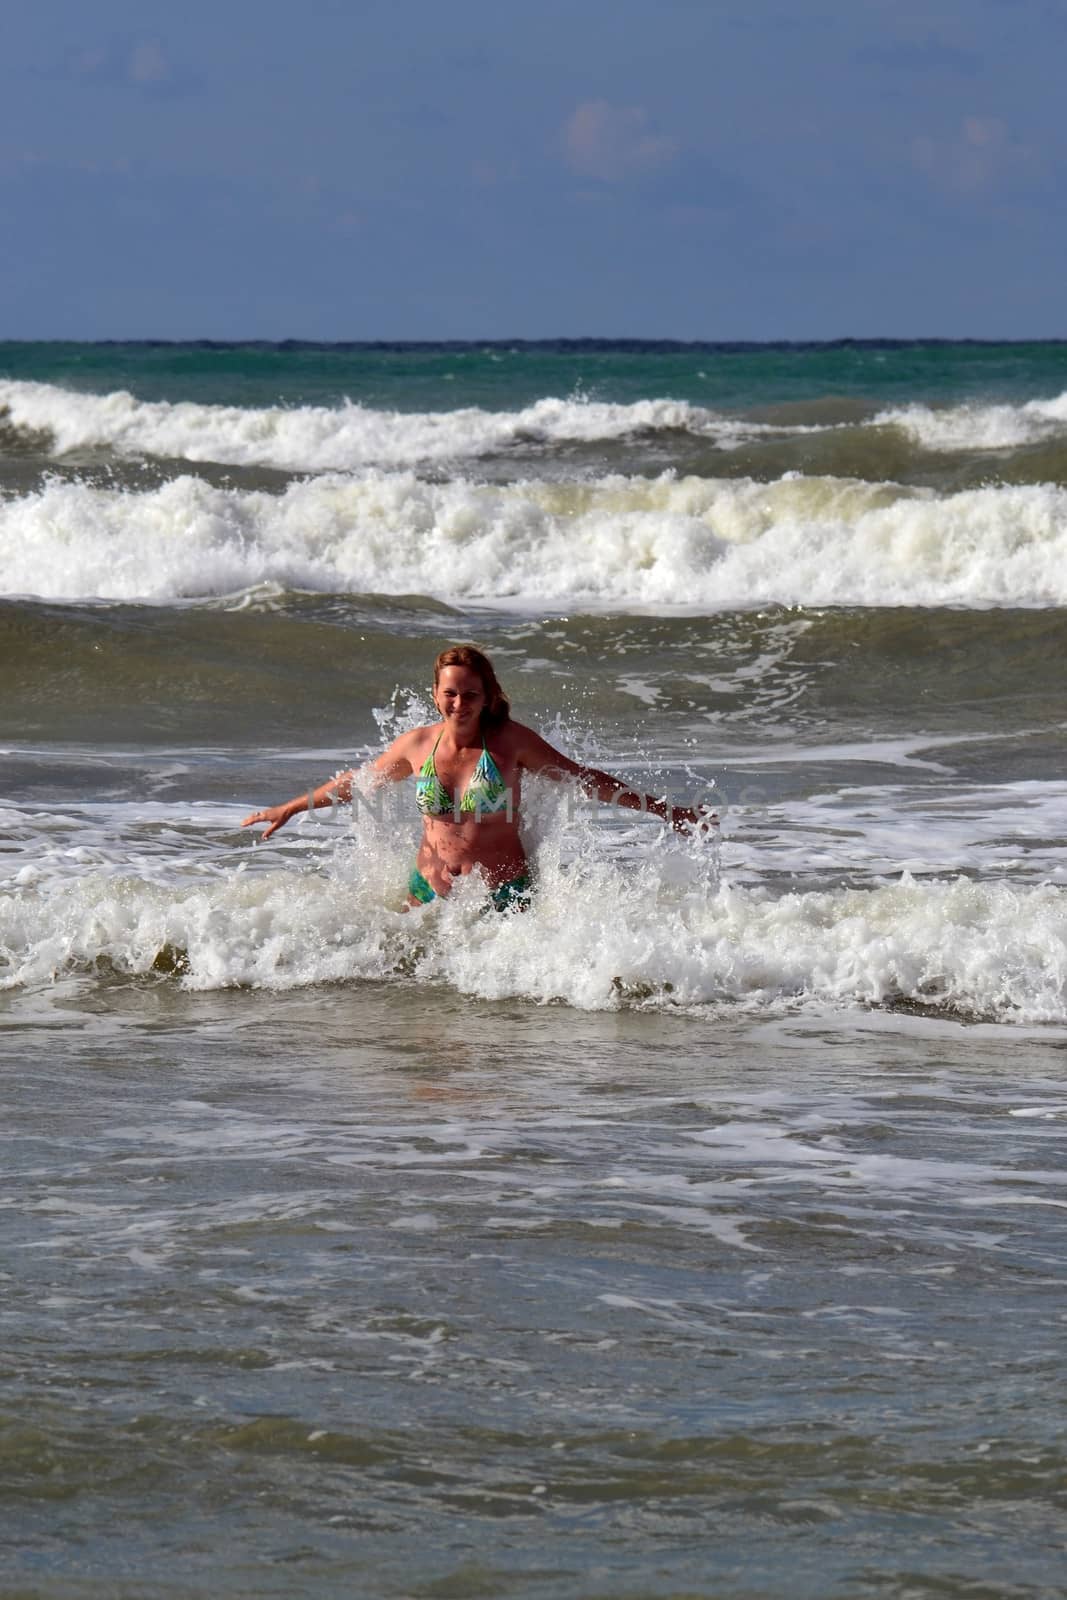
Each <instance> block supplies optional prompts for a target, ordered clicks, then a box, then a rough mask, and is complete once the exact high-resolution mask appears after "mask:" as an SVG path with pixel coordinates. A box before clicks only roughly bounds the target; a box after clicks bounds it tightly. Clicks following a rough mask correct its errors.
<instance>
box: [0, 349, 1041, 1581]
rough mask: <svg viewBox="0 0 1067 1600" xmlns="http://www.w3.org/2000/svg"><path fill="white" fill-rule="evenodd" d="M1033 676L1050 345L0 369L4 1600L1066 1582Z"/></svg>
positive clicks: (194, 357)
mask: <svg viewBox="0 0 1067 1600" xmlns="http://www.w3.org/2000/svg"><path fill="white" fill-rule="evenodd" d="M463 641H473V642H474V643H476V644H477V645H478V646H479V647H480V648H482V649H484V650H486V651H488V652H489V654H490V655H491V657H492V659H493V661H494V663H495V665H496V668H497V671H498V674H499V676H500V678H501V680H502V682H503V684H504V687H505V689H506V690H507V692H508V693H509V695H510V697H511V700H512V705H513V710H514V714H515V715H516V716H517V717H518V718H519V719H520V720H522V721H524V722H527V723H529V724H531V725H532V726H534V727H536V728H537V729H539V730H540V732H541V733H542V734H543V735H544V736H545V737H546V738H547V739H549V740H550V742H552V743H553V744H554V745H555V746H557V747H558V748H560V749H562V750H564V751H566V752H567V753H568V754H570V755H571V756H573V757H575V758H576V759H580V760H583V761H588V762H590V763H593V764H595V765H597V766H600V767H603V768H606V769H608V770H609V771H611V772H613V773H615V774H617V775H619V776H621V777H623V778H625V779H626V781H627V782H628V783H631V784H633V785H634V786H635V787H636V788H639V789H640V790H642V791H644V792H647V793H650V794H665V793H670V794H672V795H673V796H674V797H675V798H676V800H677V802H678V803H682V801H683V800H684V801H685V803H688V804H693V805H698V804H699V805H705V806H707V807H709V808H713V809H715V810H716V811H717V813H718V816H719V818H720V826H719V827H718V828H717V829H715V828H711V827H708V828H705V829H703V830H702V831H700V832H699V833H697V834H695V835H685V834H680V833H673V832H671V831H670V830H668V829H666V828H664V827H663V826H662V825H661V824H660V823H659V822H658V821H657V820H656V818H655V817H653V816H641V815H637V814H635V813H632V812H621V811H619V810H618V809H617V808H613V807H610V806H597V805H595V804H594V803H592V802H591V801H587V800H585V799H583V798H582V797H581V796H578V795H576V794H575V793H574V792H573V791H571V790H569V789H567V788H566V787H564V786H562V785H557V784H552V783H549V782H547V781H546V780H543V779H541V780H532V781H530V782H529V783H528V784H527V785H526V786H525V793H524V828H525V836H526V840H527V846H528V850H529V854H530V858H531V861H532V863H533V867H534V871H535V874H536V892H535V895H534V898H533V902H532V905H531V906H530V909H529V910H528V911H526V912H520V911H513V912H508V913H506V914H503V915H500V914H497V913H495V912H493V911H491V910H489V911H487V907H486V902H485V898H484V896H483V894H482V893H481V892H480V889H479V887H478V885H477V883H476V882H475V881H473V880H471V879H468V880H464V881H463V882H462V883H461V884H460V885H458V886H457V889H456V892H455V893H454V894H453V895H452V896H451V897H450V898H449V899H447V900H444V901H436V902H434V903H433V904H431V905H429V906H427V907H425V908H420V909H418V910H408V909H406V907H405V900H404V883H405V879H406V876H407V873H408V870H409V869H410V865H411V862H412V858H413V854H414V850H415V845H416V841H417V838H418V826H417V823H418V818H417V813H416V811H415V808H414V805H413V803H412V793H411V788H410V785H397V786H396V787H395V789H393V790H391V791H390V793H389V795H388V796H387V797H386V799H385V800H384V801H383V803H382V804H381V805H380V806H378V807H377V808H375V807H372V806H369V805H360V804H357V806H356V808H355V811H354V812H353V811H352V810H350V809H349V808H346V807H339V808H336V809H333V810H325V811H322V812H319V813H316V814H315V816H314V817H305V818H303V819H301V820H300V821H297V822H294V823H292V824H290V826H289V827H288V828H286V829H285V830H284V831H283V832H281V833H279V834H278V835H277V836H276V837H274V838H272V839H271V840H270V841H269V842H266V843H264V842H262V841H261V840H260V839H258V838H257V837H254V836H253V832H252V831H249V830H243V831H242V829H241V827H240V822H241V819H242V817H244V816H245V815H246V814H248V813H249V812H250V811H252V810H255V809H258V808H260V807H262V806H264V805H267V804H270V803H273V802H276V801H280V800H284V799H287V798H289V797H290V796H292V795H294V794H300V793H303V792H305V791H306V790H307V789H308V788H309V787H310V786H311V785H313V784H318V783H321V782H322V781H323V780H324V779H325V778H328V777H329V776H330V775H331V774H332V773H334V772H337V771H338V770H341V769H343V768H345V767H348V766H351V765H353V764H354V765H356V766H358V765H359V764H361V763H363V762H364V761H367V760H369V759H370V758H372V757H373V755H374V754H375V752H376V751H377V750H379V749H380V748H381V747H382V745H383V743H384V742H386V741H387V740H389V739H390V738H392V737H394V736H395V735H396V734H397V733H399V732H400V731H402V730H403V729H404V728H407V727H410V726H413V725H415V724H417V723H420V722H424V721H428V720H431V719H432V717H433V711H432V706H431V704H430V701H429V687H428V686H429V682H430V673H431V665H432V662H433V659H434V656H435V655H436V654H437V652H438V651H439V650H441V649H442V648H443V647H445V646H446V645H449V644H452V643H456V642H463ZM1065 667H1067V343H1064V342H1045V343H1030V344H987V343H980V342H979V343H950V342H943V341H937V340H930V341H924V342H905V343H899V342H883V341H865V342H856V341H843V342H839V343H834V344H819V345H770V344H767V345H759V344H753V345H740V344H699V345H697V344H692V345H689V344H670V343H658V342H651V343H650V342H642V341H623V342H608V341H599V340H572V341H558V342H541V343H525V342H516V343H492V344H477V343H471V344H458V343H457V344H441V345H431V344H356V345H312V344H301V343H287V344H233V345H229V344H216V343H191V344H189V343H187V344H173V343H163V342H159V343H137V344H63V343H41V344H31V343H8V344H0V711H2V720H0V1172H2V1178H3V1182H2V1187H0V1595H2V1596H3V1597H4V1600H146V1597H147V1600H209V1597H210V1600H237V1597H241V1600H245V1597H249V1600H252V1597H254V1600H260V1597H263V1600H275V1597H276V1600H302V1597H313V1600H349V1597H373V1600H379V1597H381V1600H487V1597H488V1600H497V1597H499V1600H697V1597H700V1600H1052V1597H1054V1596H1056V1597H1062V1596H1064V1595H1067V1439H1065V1432H1064V1422H1063V1418H1064V1404H1065V1401H1067V1385H1065V1381H1064V1343H1065V1338H1067V1139H1065V1136H1067V681H1065Z"/></svg>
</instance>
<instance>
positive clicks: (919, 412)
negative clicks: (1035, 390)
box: [870, 392, 1067, 451]
mask: <svg viewBox="0 0 1067 1600" xmlns="http://www.w3.org/2000/svg"><path fill="white" fill-rule="evenodd" d="M870 426H872V427H879V426H883V427H895V428H899V429H900V431H901V432H902V433H904V434H906V436H907V437H908V439H909V440H911V442H912V443H913V444H917V445H920V446H921V447H922V448H923V449H924V450H940V451H967V450H1014V449H1018V448H1020V446H1025V445H1030V444H1040V443H1042V442H1043V441H1044V440H1046V439H1054V438H1063V437H1064V436H1065V435H1067V392H1065V393H1063V394H1061V395H1057V396H1056V398H1055V399H1052V400H1028V401H1027V402H1026V403H1025V404H1023V405H980V404H976V403H974V402H971V403H969V404H967V405H962V406H948V407H945V408H944V409H943V410H935V409H933V408H932V407H930V406H924V405H909V406H900V407H894V408H890V409H889V410H886V411H882V412H879V414H878V415H877V416H876V417H874V418H873V419H872V421H871V424H870Z"/></svg>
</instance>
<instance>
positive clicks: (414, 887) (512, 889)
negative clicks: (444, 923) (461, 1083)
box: [408, 867, 533, 911]
mask: <svg viewBox="0 0 1067 1600" xmlns="http://www.w3.org/2000/svg"><path fill="white" fill-rule="evenodd" d="M532 887H533V885H532V883H531V882H530V874H529V873H528V872H522V873H520V874H519V876H518V877H517V878H509V879H508V881H507V883H499V884H497V886H496V888H495V889H491V890H490V891H489V899H490V902H491V904H492V905H493V906H495V907H496V909H497V911H509V910H511V908H512V907H514V908H515V910H516V911H525V910H526V909H527V907H528V906H529V904H530V890H531V889H532ZM408 894H409V895H410V896H411V898H412V899H413V900H417V901H418V902H419V904H420V905H423V906H425V905H428V904H429V902H430V901H431V900H436V899H437V896H436V895H435V894H434V892H433V890H432V889H431V888H430V885H429V884H428V883H427V882H426V879H425V878H424V877H423V875H422V873H421V872H420V871H419V869H418V867H412V869H411V876H410V878H409V879H408Z"/></svg>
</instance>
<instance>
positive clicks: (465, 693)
mask: <svg viewBox="0 0 1067 1600" xmlns="http://www.w3.org/2000/svg"><path fill="white" fill-rule="evenodd" d="M433 703H434V705H435V706H436V707H437V709H438V711H439V712H440V713H441V715H442V716H443V717H444V719H445V721H446V722H447V723H448V724H449V726H450V727H454V728H457V729H459V730H462V731H464V732H466V731H468V730H469V729H470V728H472V727H476V726H477V725H478V723H479V722H480V720H481V715H482V712H483V711H484V710H485V704H486V695H485V690H484V689H483V687H482V680H481V678H480V677H479V676H478V674H477V673H476V672H475V670H474V668H473V667H442V668H441V673H440V676H439V677H438V679H437V687H436V689H435V690H434V692H433Z"/></svg>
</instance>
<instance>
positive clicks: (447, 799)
mask: <svg viewBox="0 0 1067 1600" xmlns="http://www.w3.org/2000/svg"><path fill="white" fill-rule="evenodd" d="M444 731H445V730H444V729H443V728H442V729H441V732H440V733H439V734H438V735H437V743H436V744H435V745H434V747H433V749H432V750H431V751H430V753H429V755H428V756H427V757H426V760H425V761H424V762H423V764H422V767H421V768H420V770H419V775H418V777H417V778H416V779H415V804H416V805H417V806H418V808H419V810H420V811H421V812H422V814H423V816H424V817H443V816H447V814H448V813H449V812H450V811H451V812H453V813H454V812H455V806H456V803H455V801H454V800H453V798H452V796H451V795H450V794H449V792H448V790H447V789H446V788H445V786H444V784H443V783H442V782H441V780H440V778H439V777H438V776H437V767H436V765H435V763H434V756H435V755H436V754H437V745H439V744H440V743H441V739H442V737H443V735H444ZM510 798H511V797H510V794H509V792H508V787H507V784H506V783H505V782H504V780H503V778H502V777H501V776H500V768H499V767H498V766H497V764H496V762H495V761H494V760H493V758H492V756H491V755H490V754H489V751H488V750H487V749H486V746H485V740H484V739H483V740H482V753H481V755H480V756H479V757H478V765H477V766H476V767H475V769H474V771H473V772H472V773H471V776H470V782H469V783H468V785H467V787H466V788H465V789H464V791H463V794H462V796H461V797H460V802H459V809H460V811H461V812H471V811H473V812H481V813H484V814H485V815H486V816H492V815H493V814H494V813H495V812H497V811H506V810H507V807H508V803H509V801H510Z"/></svg>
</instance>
